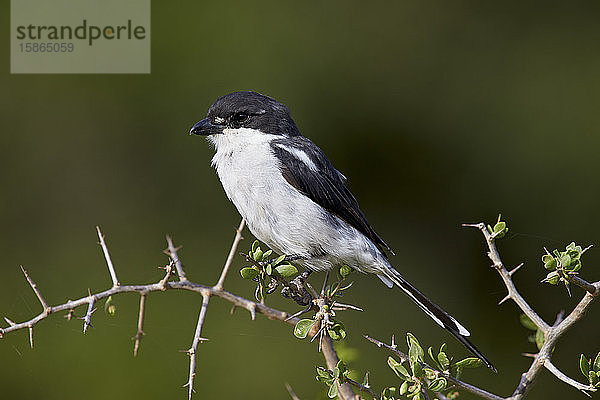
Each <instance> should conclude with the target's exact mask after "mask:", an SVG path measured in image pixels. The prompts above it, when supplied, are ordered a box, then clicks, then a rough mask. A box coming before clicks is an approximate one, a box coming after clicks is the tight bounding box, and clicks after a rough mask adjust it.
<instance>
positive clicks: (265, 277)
mask: <svg viewBox="0 0 600 400" xmlns="http://www.w3.org/2000/svg"><path fill="white" fill-rule="evenodd" d="M271 254H273V250H267V251H265V252H263V251H262V249H261V248H260V245H259V242H258V240H255V241H254V243H252V249H251V250H250V252H249V253H248V254H246V255H245V256H246V259H247V260H248V261H251V262H252V265H251V266H249V267H244V268H242V269H241V270H240V275H241V276H242V278H244V279H249V280H253V281H254V282H257V283H258V286H257V288H256V299H257V300H259V301H262V300H264V298H265V294H268V293H269V292H268V290H267V288H269V287H271V286H272V284H273V283H274V282H273V280H274V278H276V277H281V278H291V277H292V276H294V275H296V274H297V273H298V269H297V268H296V267H295V266H293V265H292V264H290V263H288V262H285V261H284V260H285V255H282V256H279V257H277V258H275V259H269V257H270V256H271Z"/></svg>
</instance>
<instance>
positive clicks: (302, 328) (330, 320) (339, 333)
mask: <svg viewBox="0 0 600 400" xmlns="http://www.w3.org/2000/svg"><path fill="white" fill-rule="evenodd" d="M352 271H353V269H352V268H351V267H348V266H347V265H342V266H341V267H340V268H339V269H338V276H339V278H340V279H339V280H338V281H337V282H336V283H333V284H331V285H327V286H325V288H324V291H323V296H324V297H325V301H326V303H327V304H325V305H323V306H322V307H321V308H320V310H319V312H318V313H317V314H316V315H315V317H314V318H307V319H301V320H300V321H298V322H297V323H296V326H295V327H294V336H296V337H297V338H298V339H304V338H306V336H308V334H309V332H310V331H311V329H313V327H314V326H315V324H316V323H318V322H319V321H322V323H323V324H326V325H327V326H326V328H325V329H327V334H328V335H329V337H330V338H332V339H333V340H342V339H345V338H346V327H345V326H344V324H343V323H342V322H341V321H339V320H336V319H334V317H335V312H334V311H333V310H332V309H331V305H332V304H334V299H335V298H336V297H342V295H343V293H344V291H346V290H348V289H349V288H350V287H351V286H352V283H350V284H348V285H346V286H343V284H344V281H345V280H346V278H347V277H348V276H349V275H350V274H351V273H352ZM325 314H327V317H326V318H325ZM326 321H327V322H326Z"/></svg>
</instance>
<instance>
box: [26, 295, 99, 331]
mask: <svg viewBox="0 0 600 400" xmlns="http://www.w3.org/2000/svg"><path fill="white" fill-rule="evenodd" d="M88 293H89V296H88V297H87V298H86V301H87V303H88V309H87V312H86V313H85V317H83V318H82V319H83V333H86V332H87V330H88V328H89V327H90V326H92V314H93V313H94V311H96V309H95V308H94V304H95V303H96V300H97V299H96V297H95V296H94V295H92V292H91V291H90V289H88ZM32 326H33V324H32Z"/></svg>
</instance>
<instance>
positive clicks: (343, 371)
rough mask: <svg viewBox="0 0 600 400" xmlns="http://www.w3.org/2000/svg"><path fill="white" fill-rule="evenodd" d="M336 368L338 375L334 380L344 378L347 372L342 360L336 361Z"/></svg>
mask: <svg viewBox="0 0 600 400" xmlns="http://www.w3.org/2000/svg"><path fill="white" fill-rule="evenodd" d="M336 368H337V370H338V371H339V374H338V376H336V378H339V377H340V376H341V377H342V378H344V377H345V376H346V375H348V372H349V371H348V367H346V364H344V362H343V361H342V360H340V361H338V363H337V365H336ZM342 381H343V379H342ZM340 383H341V382H340Z"/></svg>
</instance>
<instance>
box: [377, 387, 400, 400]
mask: <svg viewBox="0 0 600 400" xmlns="http://www.w3.org/2000/svg"><path fill="white" fill-rule="evenodd" d="M397 392H398V390H397V389H396V388H395V387H388V388H385V389H384V390H383V393H382V394H381V397H382V398H383V400H395V399H396V393H397ZM401 394H402V393H401Z"/></svg>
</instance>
